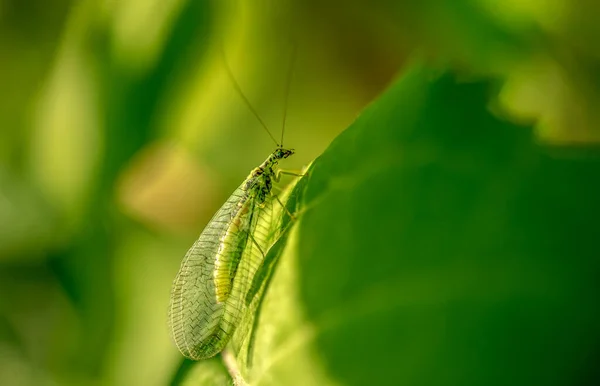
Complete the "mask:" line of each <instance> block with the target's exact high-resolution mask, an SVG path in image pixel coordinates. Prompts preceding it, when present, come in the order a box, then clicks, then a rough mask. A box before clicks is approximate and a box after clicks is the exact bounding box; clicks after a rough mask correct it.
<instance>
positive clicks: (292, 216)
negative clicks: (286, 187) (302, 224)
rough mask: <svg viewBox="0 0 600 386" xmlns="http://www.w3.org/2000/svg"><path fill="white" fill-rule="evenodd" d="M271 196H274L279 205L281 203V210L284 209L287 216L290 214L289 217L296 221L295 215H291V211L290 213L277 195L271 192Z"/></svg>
mask: <svg viewBox="0 0 600 386" xmlns="http://www.w3.org/2000/svg"><path fill="white" fill-rule="evenodd" d="M271 194H272V193H271ZM273 198H275V199H276V200H277V202H278V203H279V205H281V207H282V208H283V210H285V211H286V213H287V214H288V216H290V218H291V219H292V220H293V221H296V216H294V215H293V214H292V213H291V212H290V211H289V210H288V208H287V207H286V206H285V205H283V202H281V200H280V199H279V196H278V195H276V194H273Z"/></svg>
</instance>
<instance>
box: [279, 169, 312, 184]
mask: <svg viewBox="0 0 600 386" xmlns="http://www.w3.org/2000/svg"><path fill="white" fill-rule="evenodd" d="M282 174H286V175H288V176H295V177H303V176H305V175H306V174H307V173H305V172H303V171H302V170H286V169H277V170H275V177H274V179H275V182H279V180H280V179H281V175H282Z"/></svg>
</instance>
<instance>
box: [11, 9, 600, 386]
mask: <svg viewBox="0 0 600 386" xmlns="http://www.w3.org/2000/svg"><path fill="white" fill-rule="evenodd" d="M599 12H600V6H599V5H598V4H597V2H594V1H591V0H590V1H578V2H575V1H573V0H529V1H517V0H513V1H499V0H460V1H444V0H427V1H419V2H416V1H415V2H411V1H391V0H390V1H385V0H378V1H371V2H367V1H358V0H351V1H337V0H326V1H323V0H321V1H313V0H309V1H259V0H256V1H226V2H221V1H214V2H211V1H201V0H143V1H142V0H121V1H68V0H51V1H40V0H28V1H18V0H1V1H0V84H1V85H2V86H1V88H0V89H1V90H2V93H1V94H0V98H1V100H0V384H2V385H54V384H60V385H63V384H65V385H70V384H72V385H79V384H83V385H87V384H91V385H95V384H115V385H164V384H168V383H169V381H170V380H171V378H172V377H173V374H174V373H175V371H176V369H177V367H178V366H179V363H180V361H181V359H180V358H181V357H180V355H179V353H178V352H177V351H176V349H175V347H174V345H173V344H172V343H171V340H170V338H169V336H168V329H167V324H166V314H167V304H168V297H169V291H170V285H171V281H172V279H173V277H174V275H175V273H176V271H177V268H178V266H179V264H180V261H181V257H182V256H183V254H184V253H185V251H186V249H187V248H188V247H189V246H190V245H191V242H192V241H193V240H194V238H195V237H197V235H198V233H199V231H200V230H201V229H202V227H203V226H204V224H205V223H206V221H207V220H208V219H209V218H210V216H211V215H212V214H213V213H214V211H215V210H216V208H218V207H219V206H220V205H221V203H222V202H223V201H224V199H225V198H226V197H227V195H228V194H229V193H230V192H231V191H232V190H233V189H234V187H235V186H236V185H238V184H239V183H240V181H242V180H243V178H244V177H245V176H246V174H247V173H248V172H249V170H250V169H251V168H252V167H254V166H255V165H257V164H258V163H259V162H261V161H262V160H263V159H264V158H265V157H266V155H267V154H268V153H269V152H270V151H271V150H272V149H273V147H274V144H273V143H272V142H271V140H270V139H269V137H268V136H267V135H265V133H264V132H263V131H262V128H261V127H260V125H259V123H258V122H256V119H255V118H254V117H253V116H252V115H251V113H250V112H249V111H248V110H247V108H246V106H244V105H243V103H242V102H241V100H240V98H239V96H238V95H236V93H235V90H234V89H233V87H232V86H231V83H230V82H229V80H228V79H227V77H226V75H225V71H224V66H223V60H224V58H223V55H222V53H221V49H223V50H224V52H225V56H226V60H227V62H228V63H229V65H230V66H231V68H232V71H233V73H234V74H235V76H236V78H237V79H238V81H239V83H240V85H241V88H242V89H243V90H244V91H245V93H246V95H247V96H248V98H249V99H250V100H251V101H252V103H253V105H254V107H255V109H256V110H257V111H258V112H259V113H260V114H261V115H262V116H263V117H264V119H265V121H266V122H267V124H268V125H269V126H270V127H271V129H272V131H273V132H274V133H275V135H276V136H278V133H279V130H280V128H281V120H282V116H283V100H284V95H283V93H284V89H285V81H286V74H287V72H288V69H289V67H290V63H289V62H290V55H291V51H292V49H293V46H294V45H296V47H297V59H296V61H295V65H294V74H293V79H292V86H291V92H290V94H289V107H288V113H287V117H288V120H287V129H286V136H285V144H286V145H287V146H290V147H293V148H295V149H296V150H297V155H296V156H294V158H292V159H291V160H290V162H289V163H287V164H286V166H288V167H300V166H302V165H305V164H307V163H308V162H310V161H311V160H312V159H314V158H315V157H316V156H318V155H319V154H321V153H322V152H323V150H324V149H325V148H326V147H327V145H328V144H329V143H330V142H331V141H332V140H333V138H335V137H336V135H337V134H339V133H340V132H341V131H342V130H343V129H344V128H346V127H347V126H348V125H349V124H350V123H351V122H352V121H353V120H354V118H355V117H356V116H357V114H359V112H360V111H361V110H362V109H363V108H364V107H365V106H366V105H368V104H369V103H371V102H372V101H374V100H376V98H377V96H378V95H379V94H380V93H381V92H382V91H383V90H384V89H385V88H386V87H387V86H388V85H389V84H390V82H391V81H392V80H393V79H395V78H396V77H398V76H402V74H403V73H404V71H405V70H406V69H407V68H409V67H411V63H412V62H413V60H414V59H415V58H419V59H420V60H421V61H422V62H425V63H427V64H428V65H431V66H432V67H436V68H438V69H449V70H451V71H452V72H454V73H455V74H457V76H459V77H462V78H463V79H465V80H472V79H481V78H486V79H493V81H494V82H495V84H496V85H497V93H496V94H494V95H491V96H490V99H489V106H490V110H491V111H493V112H494V113H495V114H496V116H498V117H502V118H504V119H506V120H510V121H513V122H520V123H525V124H532V125H535V130H536V135H537V139H538V140H539V141H540V142H542V143H552V144H560V145H565V144H566V145H569V146H573V145H577V146H581V145H585V146H589V145H594V144H596V143H597V142H598V140H599V139H600V120H599V119H600V117H599V114H600V108H599V107H600V105H599V103H600V45H598V44H597V43H596V42H597V41H598V39H600V24H599V23H597V20H596V15H597V14H598V13H599Z"/></svg>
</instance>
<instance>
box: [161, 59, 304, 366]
mask: <svg viewBox="0 0 600 386" xmlns="http://www.w3.org/2000/svg"><path fill="white" fill-rule="evenodd" d="M292 62H293V61H292ZM291 67H292V66H290V72H289V74H288V78H287V84H286V94H285V103H284V115H283V125H282V130H281V142H280V144H278V145H277V148H276V149H275V151H273V152H272V153H271V154H270V155H269V156H268V157H267V159H266V160H265V161H264V162H263V163H262V164H261V165H259V166H258V167H256V168H255V169H254V170H252V172H251V173H250V174H249V175H248V177H247V178H246V179H245V180H244V182H242V184H241V185H240V186H239V187H238V188H237V189H236V190H235V191H234V192H233V194H232V195H231V196H230V197H229V199H227V201H226V202H225V203H224V204H223V206H222V207H221V208H220V209H219V210H218V211H217V213H216V214H215V215H214V216H213V218H212V219H211V220H210V222H209V223H208V225H207V226H206V228H204V230H203V231H202V233H201V234H200V237H199V238H198V239H197V240H196V242H195V243H194V244H193V245H192V247H191V248H190V249H189V250H188V252H187V253H186V255H185V257H184V259H183V261H182V263H181V266H180V268H179V272H178V273H177V276H176V277H175V280H174V281H173V286H172V289H171V301H170V307H169V325H170V327H171V333H172V336H173V339H174V341H175V344H176V345H177V348H178V349H179V351H181V353H182V354H183V355H184V356H185V357H187V358H190V359H194V360H199V359H206V358H210V357H212V356H214V355H216V354H218V353H219V352H221V351H222V350H223V349H224V348H225V346H226V345H227V343H228V341H229V339H230V338H231V336H232V335H233V333H234V332H235V329H236V327H237V326H238V324H239V323H240V320H241V318H242V316H243V313H244V311H245V310H246V304H245V298H246V294H247V293H248V291H249V290H250V285H251V283H252V279H253V277H254V274H255V273H256V271H257V269H258V268H259V267H260V265H261V263H262V261H263V260H264V257H265V254H266V253H267V252H268V250H269V248H270V247H271V245H273V244H274V242H275V241H276V240H275V234H276V232H274V231H273V227H277V224H278V222H277V221H276V219H275V217H277V216H278V215H279V213H275V211H274V209H273V205H274V202H275V201H277V202H279V204H280V205H281V206H282V208H283V209H285V207H283V204H282V203H281V201H279V199H278V198H277V196H274V195H273V193H272V184H273V181H276V182H277V181H279V178H280V175H281V174H282V173H285V172H283V171H282V170H280V169H279V168H278V163H279V161H281V160H283V159H285V158H288V157H289V156H291V155H292V154H294V150H293V149H286V148H284V147H283V133H284V129H285V117H286V113H285V112H286V110H287V95H288V90H289V83H290V80H291ZM225 68H226V71H227V74H228V76H229V78H230V80H231V82H232V84H233V86H234V87H235V89H236V91H237V92H238V94H239V95H240V96H241V98H242V99H243V101H244V103H245V104H246V105H247V106H248V108H249V109H250V111H251V112H252V113H253V114H254V116H255V117H256V118H257V119H258V121H259V122H260V123H261V125H262V126H263V128H264V129H265V130H266V132H267V133H268V134H269V136H270V137H271V139H273V140H274V142H275V143H277V141H276V140H275V139H274V137H273V135H272V134H271V132H270V131H269V129H268V128H267V126H266V125H265V123H264V121H263V120H262V119H261V118H260V116H259V115H258V113H257V112H256V111H255V110H254V108H252V105H251V104H250V102H249V101H248V99H247V98H246V97H245V96H244V93H243V92H242V91H241V88H240V87H239V85H238V83H237V82H236V80H235V78H234V77H233V74H232V72H231V70H230V69H229V67H228V66H227V63H225ZM285 211H287V209H285ZM281 213H284V211H281ZM287 214H288V215H290V216H292V215H291V214H290V213H289V212H287ZM292 217H293V216H292Z"/></svg>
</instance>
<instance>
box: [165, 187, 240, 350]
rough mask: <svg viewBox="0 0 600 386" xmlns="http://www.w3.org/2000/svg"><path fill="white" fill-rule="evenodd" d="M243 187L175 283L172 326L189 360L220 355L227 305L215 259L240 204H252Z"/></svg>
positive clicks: (188, 255) (220, 213)
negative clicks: (219, 295)
mask: <svg viewBox="0 0 600 386" xmlns="http://www.w3.org/2000/svg"><path fill="white" fill-rule="evenodd" d="M242 186H243V184H242V185H241V186H240V187H239V188H237V189H236V190H235V191H234V192H233V194H232V195H231V196H230V197H229V199H228V200H227V201H226V202H225V203H224V204H223V206H222V207H221V208H220V209H219V210H218V211H217V213H216V214H215V215H214V216H213V218H212V219H211V220H210V222H209V223H208V225H207V226H206V228H204V230H203V231H202V234H201V235H200V237H199V238H198V240H196V242H195V243H194V245H192V247H191V248H190V249H189V250H188V252H187V253H186V255H185V257H184V259H183V261H182V263H181V267H180V268H179V272H178V273H177V276H176V277H175V280H174V281H173V287H172V290H171V302H170V307H169V324H170V327H171V333H172V335H173V339H174V340H175V344H176V345H177V347H178V348H179V350H180V351H181V353H182V354H183V355H184V356H186V357H188V358H192V359H202V358H207V357H210V356H212V355H215V354H216V353H218V352H219V351H220V348H219V346H220V345H221V340H222V336H221V333H220V331H221V329H222V326H221V324H222V319H223V317H224V315H225V305H226V303H218V302H217V301H216V296H215V283H214V276H213V275H214V265H215V261H214V259H215V256H216V254H217V251H218V250H219V247H220V245H221V242H220V240H221V239H222V238H223V236H224V235H225V233H226V232H227V230H228V229H229V227H230V225H231V222H232V219H233V218H235V217H236V216H237V215H238V212H239V211H240V210H241V206H240V205H239V204H240V203H244V202H246V201H248V196H247V193H246V192H245V191H244V190H243V189H242ZM232 252H233V253H235V251H232ZM238 253H241V251H239V252H238ZM233 258H235V256H234V257H233Z"/></svg>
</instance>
